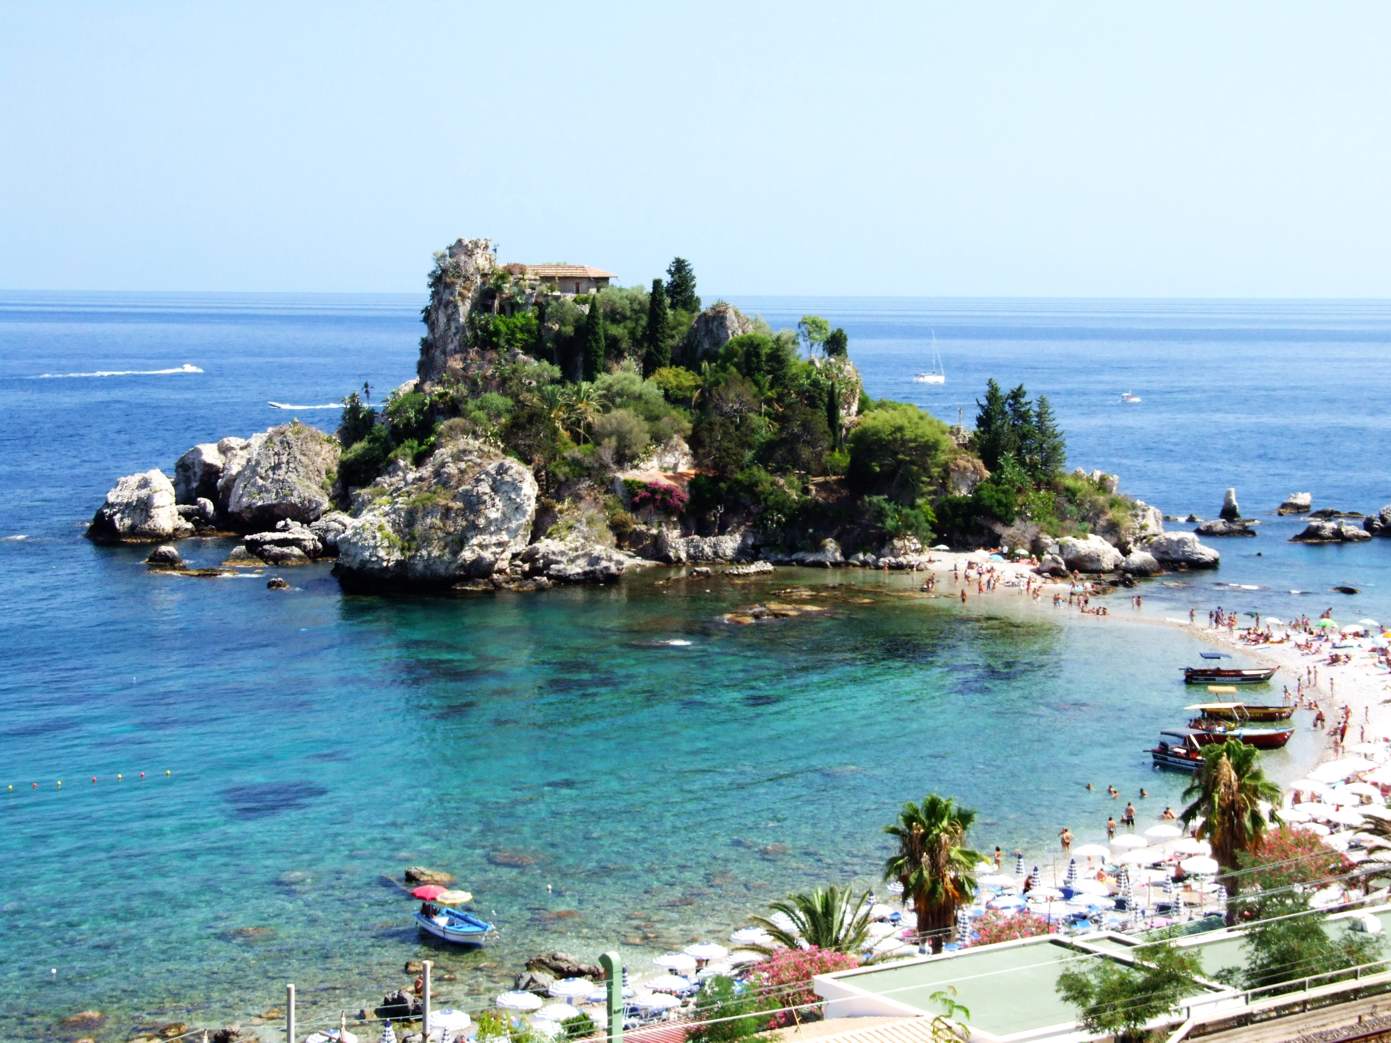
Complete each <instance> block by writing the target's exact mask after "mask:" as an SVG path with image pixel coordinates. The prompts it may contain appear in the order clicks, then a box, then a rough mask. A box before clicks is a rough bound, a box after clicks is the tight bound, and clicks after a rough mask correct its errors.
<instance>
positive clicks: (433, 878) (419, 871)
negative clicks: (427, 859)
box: [404, 866, 454, 887]
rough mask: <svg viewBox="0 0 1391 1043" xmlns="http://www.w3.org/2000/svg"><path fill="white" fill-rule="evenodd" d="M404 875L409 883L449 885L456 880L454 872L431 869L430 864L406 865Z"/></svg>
mask: <svg viewBox="0 0 1391 1043" xmlns="http://www.w3.org/2000/svg"><path fill="white" fill-rule="evenodd" d="M404 875H405V879H406V883H408V884H439V885H440V886H442V887H448V886H449V885H450V884H452V883H453V882H454V874H453V873H446V872H445V871H444V870H443V869H431V868H429V867H428V866H406V872H405V874H404Z"/></svg>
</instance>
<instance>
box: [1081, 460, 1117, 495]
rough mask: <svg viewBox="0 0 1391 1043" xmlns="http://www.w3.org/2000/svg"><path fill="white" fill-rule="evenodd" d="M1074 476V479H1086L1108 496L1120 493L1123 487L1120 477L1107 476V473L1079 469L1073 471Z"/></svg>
mask: <svg viewBox="0 0 1391 1043" xmlns="http://www.w3.org/2000/svg"><path fill="white" fill-rule="evenodd" d="M1072 475H1073V477H1074V478H1085V479H1086V480H1087V481H1089V482H1091V483H1092V484H1093V485H1095V486H1096V487H1097V488H1098V489H1100V490H1101V491H1102V492H1104V493H1106V494H1107V495H1110V494H1112V493H1115V492H1117V491H1119V489H1120V487H1121V480H1120V477H1119V476H1118V475H1114V474H1107V473H1106V472H1105V471H1084V470H1082V468H1080V467H1077V468H1074V469H1073V471H1072Z"/></svg>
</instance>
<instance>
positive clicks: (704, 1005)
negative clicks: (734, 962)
mask: <svg viewBox="0 0 1391 1043" xmlns="http://www.w3.org/2000/svg"><path fill="white" fill-rule="evenodd" d="M773 1005H774V1004H773V1002H772V1001H769V1000H766V999H764V998H761V997H760V996H758V995H756V994H754V993H753V992H749V991H741V990H740V988H739V986H738V985H737V984H736V983H735V981H734V979H732V978H727V977H723V976H718V977H714V978H711V979H709V980H708V981H707V982H706V983H705V987H704V988H703V989H701V990H700V997H699V999H697V1000H696V1005H695V1009H694V1010H693V1011H692V1017H693V1019H694V1020H695V1021H696V1022H697V1026H696V1027H695V1028H693V1029H691V1030H690V1031H689V1033H688V1035H687V1036H686V1038H687V1039H688V1040H690V1041H691V1043H734V1041H735V1040H740V1039H748V1038H749V1037H750V1036H756V1035H758V1034H759V1033H760V1032H762V1031H763V1030H764V1028H766V1027H767V1024H768V1015H767V1010H768V1009H769V1007H771V1006H773Z"/></svg>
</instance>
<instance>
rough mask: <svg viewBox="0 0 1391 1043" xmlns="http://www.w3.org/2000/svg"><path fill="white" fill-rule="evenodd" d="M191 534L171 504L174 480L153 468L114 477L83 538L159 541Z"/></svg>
mask: <svg viewBox="0 0 1391 1043" xmlns="http://www.w3.org/2000/svg"><path fill="white" fill-rule="evenodd" d="M192 534H193V526H192V525H191V524H190V523H189V522H187V521H185V520H184V519H183V518H181V517H180V516H179V511H178V508H177V507H176V505H175V503H174V483H173V482H171V481H170V480H169V479H168V477H166V476H165V475H164V473H163V472H161V471H158V470H154V469H151V470H149V471H143V472H141V473H140V474H128V475H126V476H125V477H124V478H121V479H120V480H118V481H117V482H116V484H115V485H114V486H112V488H111V491H110V492H108V493H107V494H106V499H105V500H104V501H103V502H102V505H101V506H100V507H98V508H97V512H96V514H94V515H93V516H92V521H91V524H90V525H88V526H87V538H88V539H91V540H94V541H96V542H98V543H159V542H163V541H165V540H171V539H178V538H179V537H181V536H190V535H192Z"/></svg>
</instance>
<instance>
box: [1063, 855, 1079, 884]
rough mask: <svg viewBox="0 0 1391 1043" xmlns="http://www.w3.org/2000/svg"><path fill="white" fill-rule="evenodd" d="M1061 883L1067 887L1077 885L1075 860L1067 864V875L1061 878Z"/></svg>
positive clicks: (1070, 860)
mask: <svg viewBox="0 0 1391 1043" xmlns="http://www.w3.org/2000/svg"><path fill="white" fill-rule="evenodd" d="M1063 883H1064V884H1066V885H1067V886H1068V887H1071V886H1072V885H1073V884H1075V883H1077V859H1075V858H1072V859H1069V860H1068V863H1067V873H1066V874H1065V875H1064V876H1063Z"/></svg>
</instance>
